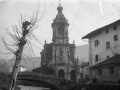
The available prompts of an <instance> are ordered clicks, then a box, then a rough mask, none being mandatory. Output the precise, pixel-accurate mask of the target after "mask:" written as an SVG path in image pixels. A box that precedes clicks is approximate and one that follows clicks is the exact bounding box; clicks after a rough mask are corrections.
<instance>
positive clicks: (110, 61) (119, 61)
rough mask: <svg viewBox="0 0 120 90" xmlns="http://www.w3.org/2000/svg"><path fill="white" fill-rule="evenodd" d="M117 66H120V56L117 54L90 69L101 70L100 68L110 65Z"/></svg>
mask: <svg viewBox="0 0 120 90" xmlns="http://www.w3.org/2000/svg"><path fill="white" fill-rule="evenodd" d="M111 64H112V65H117V64H120V55H119V54H115V55H114V56H113V57H111V58H108V59H106V60H104V61H102V62H100V63H98V64H96V65H94V66H92V67H90V68H91V69H94V68H99V67H102V66H103V67H106V66H108V65H111Z"/></svg>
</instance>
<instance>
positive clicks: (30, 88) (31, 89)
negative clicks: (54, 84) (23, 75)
mask: <svg viewBox="0 0 120 90" xmlns="http://www.w3.org/2000/svg"><path fill="white" fill-rule="evenodd" d="M17 86H19V87H20V88H21V90H57V89H49V88H43V87H34V86H23V85H17Z"/></svg>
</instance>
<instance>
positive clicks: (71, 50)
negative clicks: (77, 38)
mask: <svg viewBox="0 0 120 90" xmlns="http://www.w3.org/2000/svg"><path fill="white" fill-rule="evenodd" d="M57 10H58V14H57V15H56V18H55V19H54V20H53V23H52V24H51V27H52V30H53V37H52V43H47V42H46V40H45V44H44V49H43V50H42V52H40V54H41V66H43V65H47V66H48V67H51V68H53V69H54V70H55V75H56V76H60V77H62V78H65V79H69V80H77V78H78V77H79V76H80V73H79V65H78V59H76V58H75V49H76V45H75V42H74V41H73V44H70V43H69V37H68V26H69V23H68V20H66V18H65V16H64V14H63V13H62V10H63V7H62V6H61V4H59V6H58V7H57Z"/></svg>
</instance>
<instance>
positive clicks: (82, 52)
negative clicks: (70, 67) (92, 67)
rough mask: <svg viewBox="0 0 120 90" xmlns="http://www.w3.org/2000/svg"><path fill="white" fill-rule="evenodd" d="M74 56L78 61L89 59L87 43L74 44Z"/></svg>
mask: <svg viewBox="0 0 120 90" xmlns="http://www.w3.org/2000/svg"><path fill="white" fill-rule="evenodd" d="M75 57H78V58H79V60H80V63H81V62H83V61H88V60H89V45H88V44H85V45H81V46H76V55H75Z"/></svg>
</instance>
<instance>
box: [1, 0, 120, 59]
mask: <svg viewBox="0 0 120 90" xmlns="http://www.w3.org/2000/svg"><path fill="white" fill-rule="evenodd" d="M38 5H40V11H43V10H44V9H45V7H46V12H47V13H46V14H45V15H44V17H43V18H42V20H41V21H40V22H39V23H38V25H39V28H38V29H36V30H35V32H34V33H35V34H36V35H37V36H39V38H38V39H39V40H40V41H41V43H42V45H44V40H45V39H46V40H47V42H48V43H51V42H52V28H51V23H52V22H53V19H54V18H55V17H56V15H57V7H58V5H59V0H0V36H4V37H5V38H6V41H7V42H10V41H11V40H10V39H9V38H7V36H6V34H5V33H6V32H5V31H6V30H5V29H9V30H10V31H11V32H12V28H11V25H14V24H18V20H20V14H21V15H23V16H24V17H25V18H26V19H29V18H28V17H30V16H31V15H32V13H33V12H34V11H35V10H37V6H38ZM61 5H62V7H63V14H64V15H65V17H66V19H67V20H68V22H69V28H68V31H69V42H70V43H72V42H73V40H75V44H76V46H78V45H83V44H87V42H86V41H82V40H81V38H82V37H83V36H84V35H86V34H87V33H89V32H91V31H93V30H95V29H97V28H100V27H102V26H105V25H106V24H109V23H112V22H113V21H116V20H118V19H120V0H61ZM39 16H40V15H39ZM36 46H37V47H40V48H43V47H42V46H41V45H39V44H37V43H36ZM4 50H5V49H4V46H3V44H2V40H1V39H0V51H2V52H4ZM34 51H35V53H36V55H37V56H40V55H39V53H40V51H41V49H37V48H36V49H34ZM7 56H8V55H2V54H0V59H2V58H9V57H7Z"/></svg>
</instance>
